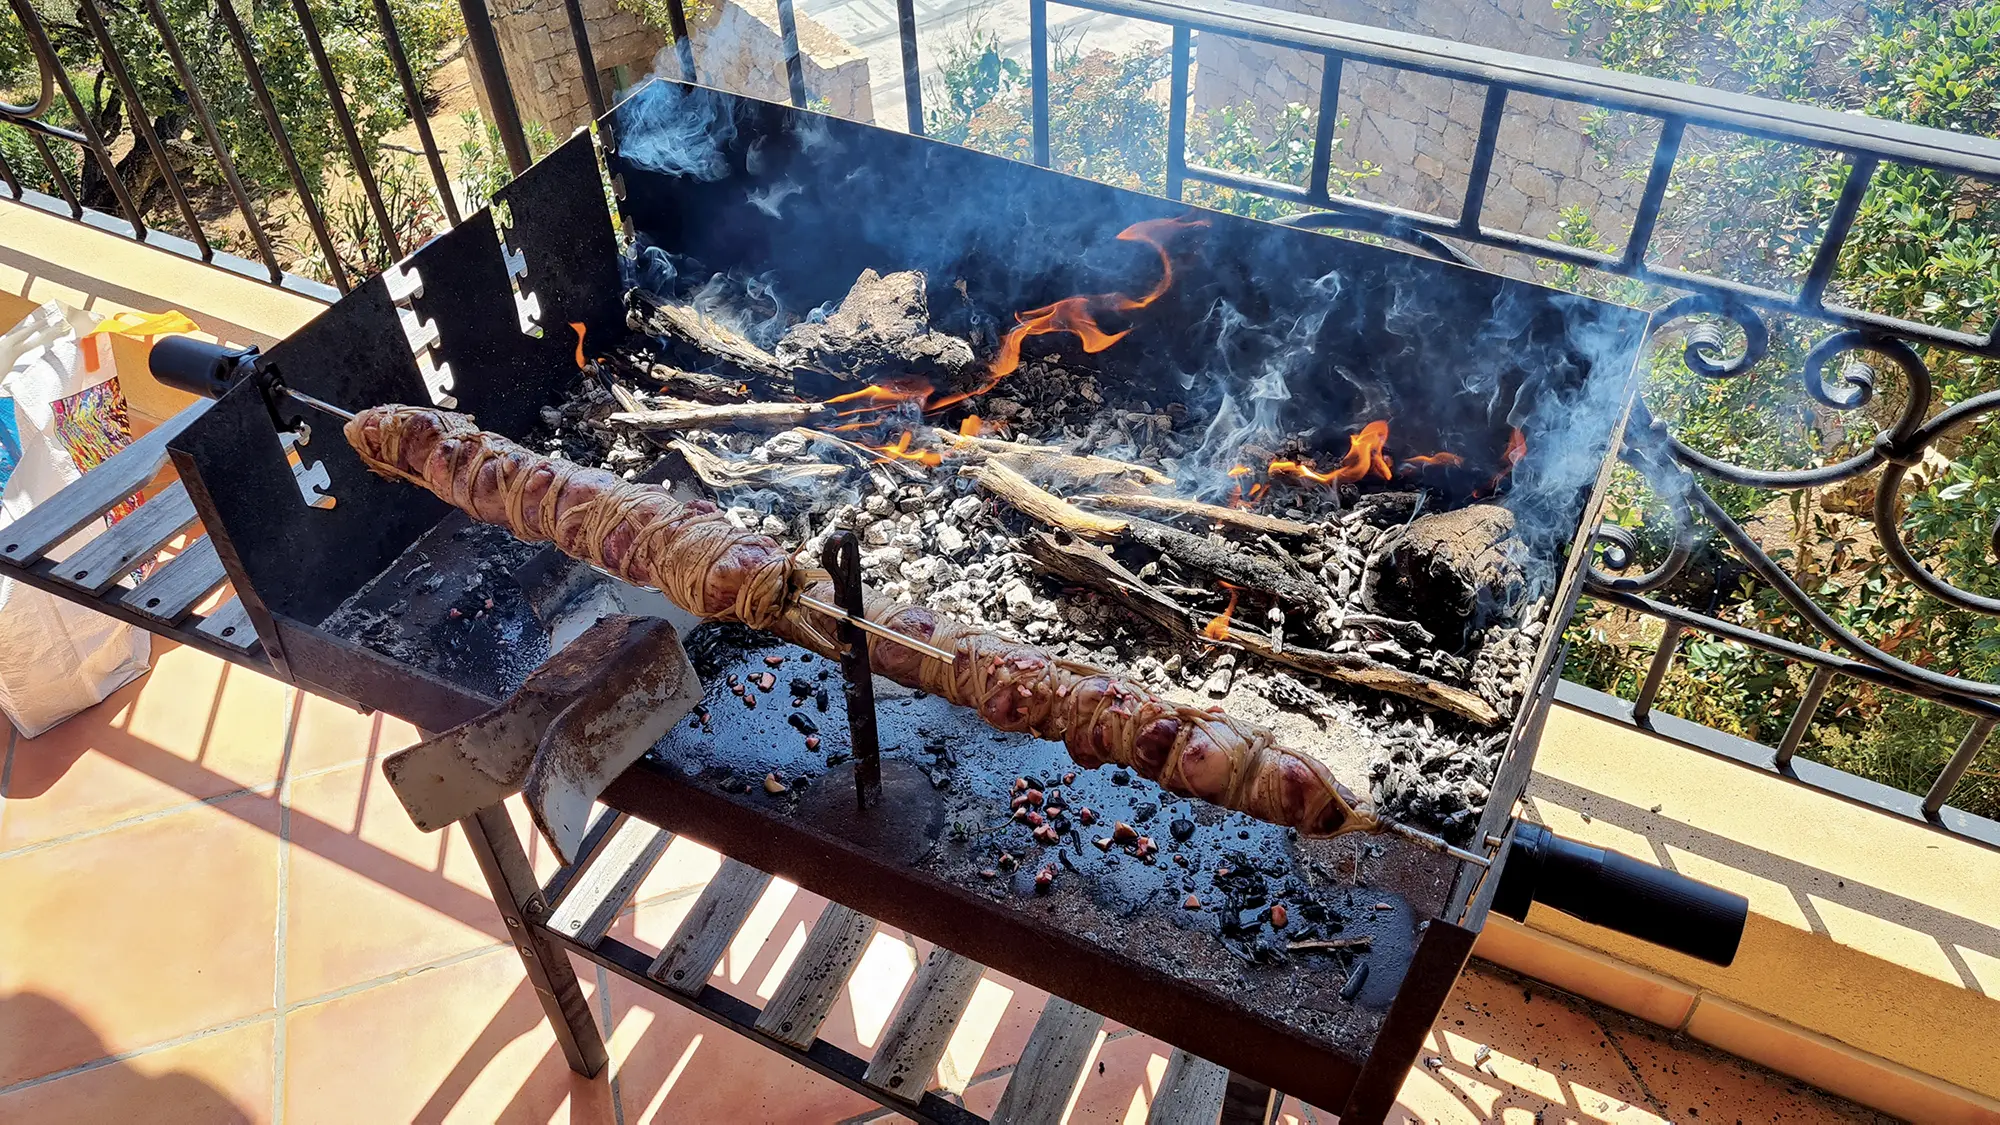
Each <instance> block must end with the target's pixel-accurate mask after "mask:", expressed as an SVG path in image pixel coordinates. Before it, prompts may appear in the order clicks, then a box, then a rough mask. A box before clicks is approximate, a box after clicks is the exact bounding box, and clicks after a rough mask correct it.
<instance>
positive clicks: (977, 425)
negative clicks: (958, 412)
mask: <svg viewBox="0 0 2000 1125" xmlns="http://www.w3.org/2000/svg"><path fill="white" fill-rule="evenodd" d="M985 429H986V423H984V422H981V421H980V420H979V415H977V414H968V415H966V416H965V421H963V422H960V423H959V424H958V436H959V437H978V436H979V435H980V433H981V432H982V431H984V430H985Z"/></svg>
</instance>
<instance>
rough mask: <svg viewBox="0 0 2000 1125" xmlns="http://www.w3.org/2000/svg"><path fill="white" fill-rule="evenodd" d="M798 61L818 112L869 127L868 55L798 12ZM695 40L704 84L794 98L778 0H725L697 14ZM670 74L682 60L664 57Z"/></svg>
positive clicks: (872, 111) (872, 100)
mask: <svg viewBox="0 0 2000 1125" xmlns="http://www.w3.org/2000/svg"><path fill="white" fill-rule="evenodd" d="M793 15H794V18H795V19H796V20H797V23H798V33H799V57H800V59H801V60H802V61H803V62H804V64H805V81H806V93H807V95H808V97H809V98H810V104H811V105H812V106H813V108H815V109H820V110H823V111H824V112H827V113H831V114H833V115H834V116H836V117H845V118H847V119H848V120H850V121H861V122H866V123H869V124H872V123H874V120H875V96H874V94H873V92H872V91H871V89H870V87H869V78H868V56H867V55H865V54H863V53H861V51H859V50H858V49H856V48H855V47H854V46H853V45H852V44H850V43H849V42H847V40H845V39H842V38H841V37H840V36H838V35H835V34H834V33H833V32H831V31H829V30H827V28H826V26H825V25H824V24H821V23H819V22H818V21H816V20H814V19H813V18H812V17H811V16H808V15H806V14H805V12H804V11H803V10H801V9H800V8H794V9H793ZM688 33H689V35H688V37H689V38H690V39H692V40H694V70H695V75H696V76H697V77H698V78H699V79H700V81H701V84H702V85H704V86H713V87H715V88H716V89H718V90H727V91H729V92H730V93H732V94H747V95H749V96H750V97H753V98H763V99H764V100H765V101H772V102H784V101H789V100H790V99H791V84H790V81H789V79H787V77H786V75H785V46H784V44H785V39H784V36H783V35H782V34H781V33H780V32H779V30H778V5H777V3H776V0H726V2H724V3H709V4H704V5H702V6H701V8H700V9H699V10H697V12H696V15H695V18H694V21H693V23H692V24H691V26H690V27H689V28H688ZM661 63H662V66H663V73H666V74H669V75H672V76H673V77H676V78H678V77H680V60H679V56H678V55H677V54H676V53H675V52H673V51H669V52H667V53H666V55H665V56H663V57H662V59H661Z"/></svg>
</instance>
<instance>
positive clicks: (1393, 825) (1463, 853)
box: [798, 594, 1493, 868]
mask: <svg viewBox="0 0 2000 1125" xmlns="http://www.w3.org/2000/svg"><path fill="white" fill-rule="evenodd" d="M798 601H799V604H800V605H802V606H805V607H807V608H808V609H814V610H818V611H819V612H821V613H824V614H826V615H827V616H829V617H833V618H837V619H839V620H841V621H845V622H847V623H848V624H850V625H854V626H856V627H858V628H859V629H861V630H862V631H863V632H865V633H869V634H872V635H873V636H877V637H880V638H882V639H883V640H885V641H892V642H894V643H896V644H899V645H902V646H903V647H905V648H909V649H914V650H916V651H917V652H920V653H923V654H924V655H925V656H928V657H930V658H932V659H933V660H943V661H946V662H950V661H952V660H954V659H956V657H955V656H954V655H953V654H952V653H949V652H946V651H945V650H943V649H941V648H938V647H937V646H936V645H930V644H925V643H924V642H923V641H920V640H917V639H916V638H915V637H912V636H909V635H907V634H904V633H898V632H897V631H896V630H894V629H891V628H889V627H888V626H886V625H878V624H876V623H875V622H873V621H870V620H868V619H867V618H865V617H862V616H860V615H858V614H850V613H848V612H847V611H845V610H843V609H841V608H840V607H839V606H837V605H833V604H830V603H828V602H823V601H821V600H819V599H818V598H815V597H812V596H811V595H809V594H800V595H798ZM1378 823H1380V824H1381V825H1382V830H1383V831H1384V832H1387V833H1389V834H1390V835H1392V836H1401V837H1402V838H1403V839H1405V840H1408V841H1410V842H1411V843H1413V844H1416V845H1417V846H1419V847H1422V848H1427V849H1429V850H1431V851H1434V852H1440V853H1442V854H1444V855H1448V856H1450V857H1452V858H1453V859H1459V860H1464V861H1465V862H1466V863H1470V864H1473V865H1475V866H1478V867H1486V868H1490V867H1492V866H1493V860H1492V859H1491V858H1490V857H1487V856H1483V855H1480V854H1479V853H1478V852H1474V851H1468V850H1466V849H1465V848H1461V847H1458V846H1457V845H1455V844H1451V843H1448V842H1447V841H1446V840H1445V839H1444V838H1443V837H1441V836H1433V835H1432V834H1430V833H1429V832H1425V831H1423V830H1422V829H1418V828H1412V827H1410V826H1409V825H1407V824H1401V823H1398V822H1396V821H1393V820H1387V819H1384V820H1380V821H1379V822H1378Z"/></svg>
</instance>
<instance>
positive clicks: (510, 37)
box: [466, 0, 874, 139]
mask: <svg viewBox="0 0 2000 1125" xmlns="http://www.w3.org/2000/svg"><path fill="white" fill-rule="evenodd" d="M582 2H583V14H584V20H585V21H586V23H587V24H588V25H589V28H590V47H591V53H592V55H593V56H594V61H595V62H596V63H597V69H598V73H597V74H596V75H595V76H593V77H594V78H595V80H596V81H598V82H599V83H600V84H601V87H602V89H603V90H604V92H605V94H606V96H607V98H609V97H611V96H612V95H614V94H615V93H616V91H617V87H618V77H619V76H618V74H617V71H618V68H621V67H622V68H624V74H623V76H622V77H623V79H624V83H625V85H627V86H631V85H637V84H638V82H639V80H640V79H642V78H644V77H645V76H646V75H648V74H650V73H652V72H653V69H654V66H655V60H656V59H659V60H661V61H662V62H663V63H664V65H665V73H667V74H670V75H672V76H674V77H679V73H680V68H679V64H678V61H677V60H676V59H675V54H674V52H672V51H667V52H666V53H665V54H664V55H662V54H661V48H663V47H664V46H666V37H665V36H664V35H662V34H661V32H659V31H658V30H656V29H655V28H653V27H652V26H651V25H649V24H647V23H646V22H645V21H644V20H641V19H640V18H639V17H638V16H636V15H633V14H632V13H630V12H627V11H625V10H624V9H622V8H618V7H615V6H614V5H613V3H612V0H582ZM690 7H691V8H692V9H693V12H692V15H693V16H694V22H693V26H692V27H691V28H690V32H691V35H690V38H692V39H693V40H694V44H695V71H696V73H697V74H698V75H699V77H700V79H701V81H702V82H703V83H704V84H705V85H709V86H715V87H718V88H720V89H724V90H729V91H732V92H734V93H740V94H749V95H751V96H753V97H759V98H766V99H769V100H771V101H784V100H786V98H787V97H788V94H787V84H786V79H785V55H784V48H783V42H784V40H783V37H782V36H780V35H779V34H778V9H777V4H776V3H775V0H721V2H710V3H706V4H700V5H692V4H691V5H690ZM488 10H489V11H491V12H492V14H493V27H494V32H495V34H496V35H497V36H498V37H499V40H500V53H501V55H502V57H504V58H505V59H506V62H507V80H508V82H509V83H510V84H511V85H512V87H513V90H514V102H515V104H516V105H517V106H519V107H520V110H521V116H522V118H523V119H524V120H527V121H536V122H540V123H542V124H543V125H546V126H548V128H549V131H550V132H552V133H554V134H555V136H556V137H557V138H558V139H560V138H562V137H565V136H568V135H569V133H570V132H571V131H573V130H575V129H576V128H577V127H578V126H580V125H582V124H584V123H585V122H587V121H589V120H590V96H589V93H588V90H587V88H586V87H585V86H584V85H583V82H584V75H583V73H582V68H581V67H580V66H579V65H578V64H577V58H576V43H575V41H574V39H572V37H571V35H570V28H569V17H568V16H567V15H566V14H565V12H564V8H563V0H488ZM798 31H799V51H800V54H801V56H802V57H803V59H804V62H805V78H806V89H807V90H809V91H811V93H812V96H813V99H814V101H815V102H816V103H817V102H822V101H823V102H824V103H825V106H826V108H827V109H829V111H830V112H833V113H836V114H839V115H840V116H842V117H847V118H851V119H853V120H856V121H873V120H874V110H873V105H874V100H873V97H872V95H871V94H870V92H869V85H868V58H867V56H866V55H863V54H862V53H861V52H860V51H857V50H855V49H854V48H853V47H852V46H850V45H849V44H848V43H847V42H846V41H845V40H843V39H841V38H840V37H839V36H837V35H835V34H834V33H832V32H831V31H828V30H827V29H826V28H825V27H823V26H822V25H820V24H818V23H816V22H814V21H813V19H812V18H811V17H809V16H807V15H806V14H805V13H804V12H799V13H798ZM466 61H467V64H468V65H470V66H471V67H472V68H473V75H472V77H473V89H474V90H475V91H476V92H477V93H478V96H479V101H480V108H481V109H482V110H485V111H486V112H487V115H488V117H489V119H490V117H491V107H490V106H488V105H487V104H486V88H485V86H484V84H482V83H481V82H480V81H479V74H478V64H477V62H476V61H474V60H473V58H472V55H471V53H470V52H467V54H466Z"/></svg>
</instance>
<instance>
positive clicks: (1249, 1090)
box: [1217, 1070, 1285, 1125]
mask: <svg viewBox="0 0 2000 1125" xmlns="http://www.w3.org/2000/svg"><path fill="white" fill-rule="evenodd" d="M1284 1100H1285V1098H1284V1095H1282V1094H1280V1093H1278V1091H1276V1090H1273V1089H1272V1088H1270V1087H1269V1086H1266V1085H1264V1084H1263V1083H1262V1082H1259V1081H1257V1080H1256V1079H1255V1078H1252V1077H1250V1076H1249V1075H1247V1074H1240V1073H1238V1072H1236V1071H1233V1070H1232V1071H1230V1072H1229V1080H1228V1082H1227V1084H1226V1085H1225V1086H1224V1087H1223V1091H1222V1116H1221V1117H1220V1118H1218V1119H1217V1120H1218V1122H1219V1125H1271V1123H1272V1122H1273V1121H1276V1120H1277V1119H1278V1105H1279V1104H1280V1103H1281V1102H1283V1101H1284Z"/></svg>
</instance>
